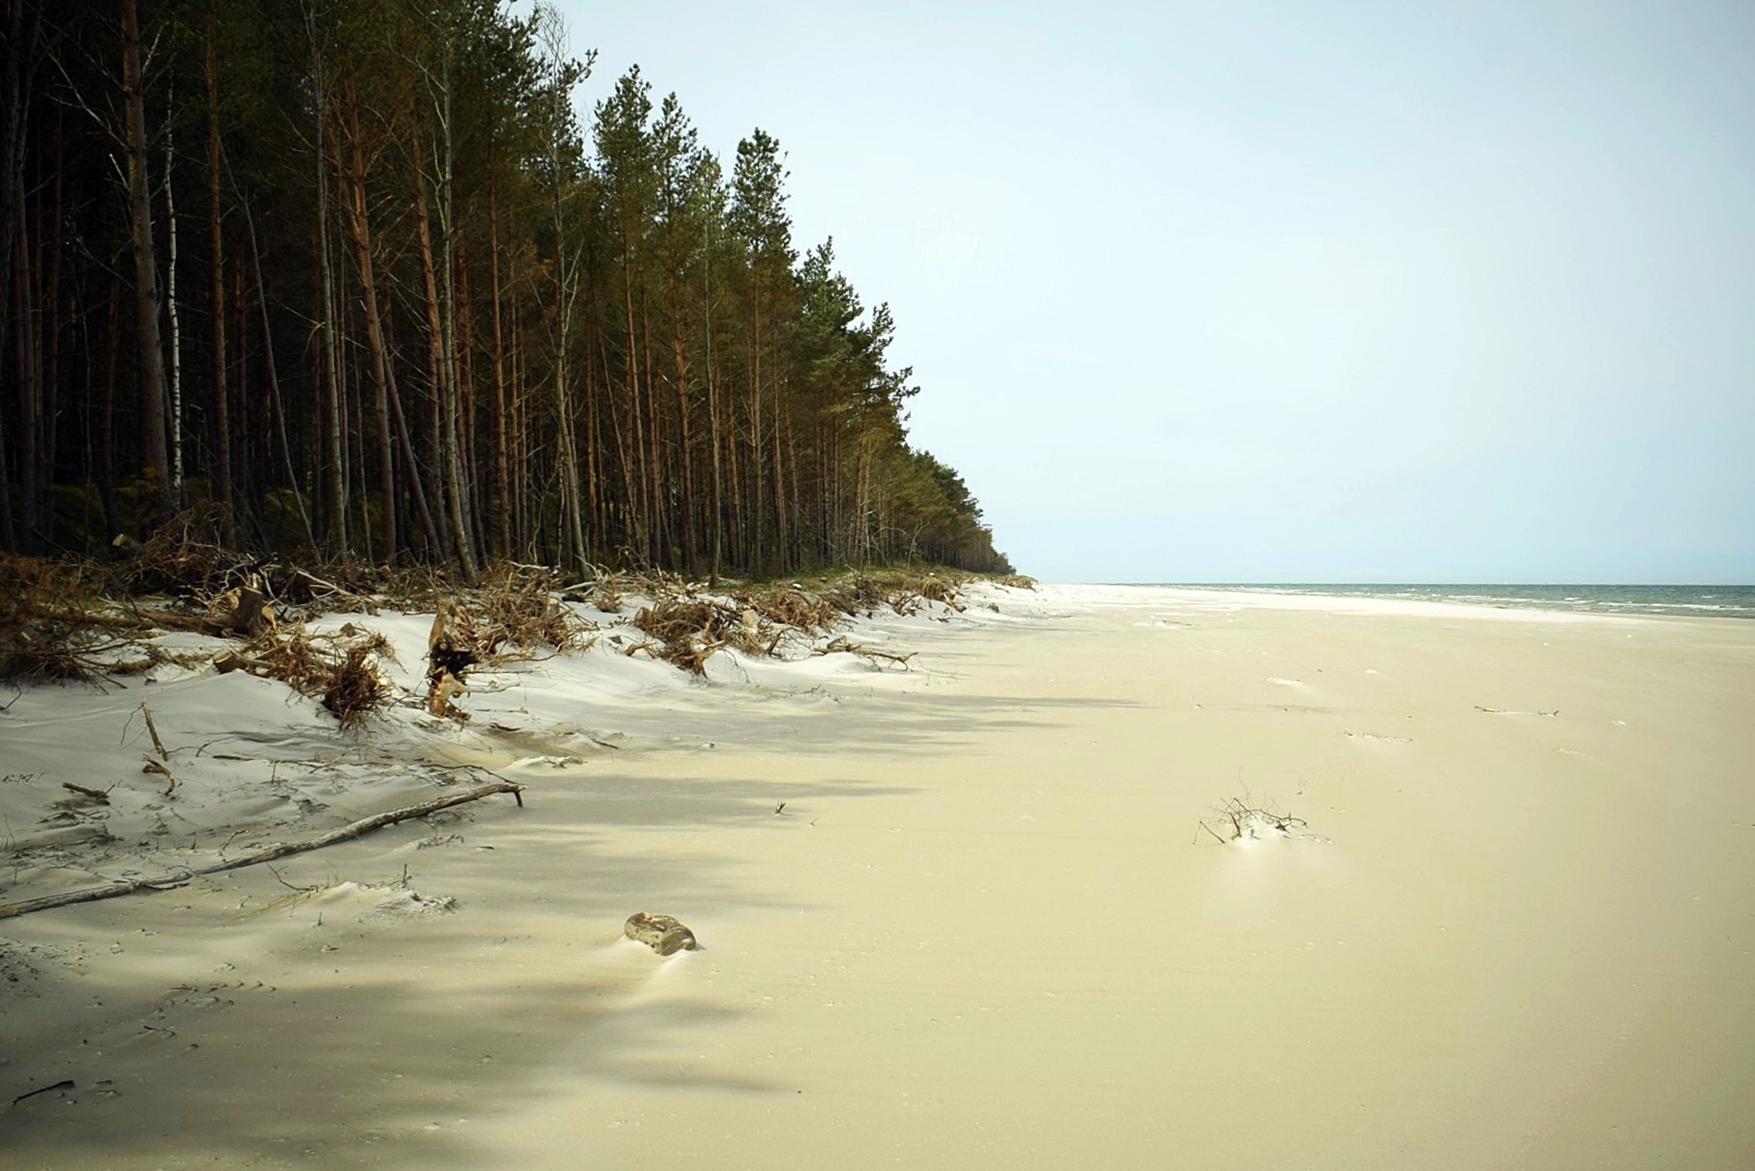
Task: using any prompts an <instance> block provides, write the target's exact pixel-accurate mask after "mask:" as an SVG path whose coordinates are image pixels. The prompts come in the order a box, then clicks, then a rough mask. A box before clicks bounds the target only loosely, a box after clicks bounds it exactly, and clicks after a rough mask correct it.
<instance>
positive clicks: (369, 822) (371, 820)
mask: <svg viewBox="0 0 1755 1171" xmlns="http://www.w3.org/2000/svg"><path fill="white" fill-rule="evenodd" d="M495 793H510V794H512V797H513V798H514V799H515V800H516V801H517V802H518V805H519V806H520V807H522V806H523V805H524V786H523V785H518V784H514V783H513V782H511V781H495V782H493V783H492V784H490V785H482V786H481V787H480V788H476V789H471V790H469V791H468V792H466V793H453V794H451V795H450V796H447V797H440V798H438V799H436V800H433V801H426V802H422V803H421V804H419V805H407V806H404V807H403V808H401V809H391V810H387V811H385V812H383V813H374V814H373V815H372V816H370V817H363V818H361V819H360V820H358V821H355V822H350V823H348V824H347V825H344V826H342V827H341V828H340V829H334V830H330V831H329V832H328V833H326V834H322V835H320V836H318V837H314V838H311V839H309V840H307V841H303V842H282V843H279V844H277V845H273V846H267V847H264V848H263V849H260V850H253V851H251V852H250V853H248V854H244V855H242V856H241V857H237V858H231V859H228V860H226V861H224V862H217V863H215V864H214V865H212V866H203V867H201V868H200V869H198V870H185V871H182V872H181V873H179V874H168V875H165V876H163V877H160V878H132V879H128V878H125V879H120V880H118V881H116V882H111V883H106V884H104V885H103V886H94V887H88V888H86V889H85V890H75V891H67V892H65V893H63V894H58V895H44V896H43V897H42V898H38V899H25V900H23V901H22V902H17V903H6V904H4V905H0V919H15V918H17V917H18V916H20V915H29V914H31V913H33V912H35V911H47V910H49V909H50V908H51V907H66V906H70V905H72V904H74V903H93V902H96V901H98V900H99V899H113V898H116V897H117V896H119V895H128V894H133V893H134V892H135V891H141V890H171V889H173V888H175V887H179V886H182V885H184V884H185V883H187V882H188V881H189V880H190V879H192V878H200V877H202V876H204V875H208V874H219V873H221V872H223V871H226V870H240V869H242V868H243V867H245V866H255V865H258V864H259V863H262V862H272V861H274V860H275V859H276V858H285V857H287V856H288V855H290V854H303V853H305V852H306V851H308V850H317V849H321V848H322V847H324V846H332V845H334V844H335V843H336V842H345V841H349V840H351V839H353V838H357V837H359V836H360V835H362V834H366V833H370V832H371V831H372V830H375V829H382V828H384V827H385V826H387V825H394V824H396V823H397V822H399V821H407V820H408V819H409V818H411V817H425V816H426V815H427V814H429V813H437V812H438V811H439V810H441V809H449V808H450V807H451V806H453V805H462V804H463V803H464V802H466V801H478V800H480V799H481V798H483V797H491V796H493V795H494V794H495ZM689 939H690V941H691V942H690V945H691V946H692V945H693V940H694V936H692V935H691V936H690V937H689ZM673 950H674V949H673Z"/></svg>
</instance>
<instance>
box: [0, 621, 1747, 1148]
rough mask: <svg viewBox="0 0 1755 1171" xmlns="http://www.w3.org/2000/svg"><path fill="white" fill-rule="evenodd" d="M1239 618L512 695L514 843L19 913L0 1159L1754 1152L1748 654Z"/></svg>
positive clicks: (1580, 634) (626, 672) (1709, 626)
mask: <svg viewBox="0 0 1755 1171" xmlns="http://www.w3.org/2000/svg"><path fill="white" fill-rule="evenodd" d="M1212 594H1218V595H1220V596H1217V597H1215V596H1211V595H1212ZM989 598H991V600H992V601H993V604H996V605H998V606H999V612H997V613H995V612H993V611H989V610H985V609H983V606H984V605H985V604H986V602H987V600H988V599H989ZM1263 598H1264V600H1263V602H1262V603H1261V604H1242V603H1241V602H1240V601H1239V595H1235V594H1228V593H1224V592H1222V591H1212V592H1201V591H1187V590H1177V589H1162V588H1151V589H1138V588H1132V589H1124V588H1121V587H1062V586H1045V587H1043V588H1042V589H1041V590H1040V591H1039V592H1037V593H1035V594H1025V593H1014V592H1010V591H1005V592H995V593H993V594H990V595H986V596H984V597H983V598H982V600H981V601H980V603H978V604H977V605H973V606H971V608H970V610H969V612H968V613H967V614H966V615H952V614H942V615H938V616H937V617H938V618H943V619H945V620H944V621H939V620H936V619H935V618H933V617H917V618H915V619H909V620H903V619H896V620H884V621H882V622H880V623H877V624H875V625H876V627H878V629H872V630H869V631H868V629H867V628H864V627H862V628H861V629H860V631H859V637H860V638H861V639H866V638H870V639H872V640H873V642H874V643H877V642H878V640H879V639H882V640H884V641H883V642H882V644H881V645H884V646H889V647H892V648H895V649H902V648H904V647H905V648H907V649H911V650H915V651H917V654H916V657H915V658H914V659H912V660H911V661H910V663H909V665H908V669H907V670H902V669H895V668H893V667H892V668H891V669H887V670H867V669H865V668H863V667H859V668H858V669H853V668H855V667H856V666H857V665H856V664H854V663H852V662H849V661H846V660H845V657H843V658H842V661H839V662H835V661H829V660H826V659H824V658H817V659H814V660H810V661H802V662H801V663H800V664H772V663H767V664H764V663H760V662H756V661H753V660H752V661H749V662H745V661H743V660H741V659H739V658H728V659H727V660H726V661H725V663H724V664H722V665H721V666H720V667H718V668H715V667H714V666H713V662H714V661H716V660H718V659H719V657H720V656H717V655H716V656H714V659H713V660H710V661H709V673H708V676H707V679H706V681H705V682H696V681H691V680H689V679H688V678H687V677H685V676H683V675H682V674H681V673H680V672H676V671H674V669H672V668H669V667H667V666H664V665H662V664H648V663H644V662H640V661H638V660H635V659H629V658H627V657H626V656H624V655H608V656H605V657H604V658H602V659H601V660H600V661H596V662H595V666H594V669H597V670H600V673H599V674H597V675H594V676H592V678H591V679H590V680H585V679H583V678H581V679H577V680H572V681H570V682H568V683H567V688H583V690H576V691H572V692H569V691H568V690H567V688H563V687H560V686H557V685H552V684H551V683H544V682H543V680H542V679H541V678H540V677H539V674H538V673H536V672H534V671H531V672H520V673H517V674H515V676H513V677H509V678H508V679H507V680H506V681H505V684H504V686H499V685H496V686H495V687H494V688H491V689H490V688H486V687H484V688H483V690H482V692H481V693H480V694H479V695H476V696H473V697H471V700H472V702H476V703H479V704H480V705H481V707H480V708H479V709H478V713H477V717H476V720H475V721H474V723H475V724H476V726H477V727H478V728H485V727H489V726H491V724H493V723H505V724H506V725H507V726H511V724H512V723H515V722H517V721H519V720H523V721H525V723H524V724H523V726H522V727H521V729H519V730H516V731H514V732H509V733H500V732H494V733H493V735H492V736H488V737H484V738H483V742H482V743H475V742H474V741H471V743H472V744H474V745H475V746H474V747H468V746H466V745H464V744H463V743H462V742H461V741H459V742H458V743H457V744H456V745H455V748H456V750H457V751H458V752H460V753H462V755H464V756H468V755H469V754H470V753H475V752H480V753H485V755H484V756H482V757H480V758H478V759H477V763H480V764H482V765H484V766H486V767H488V768H492V769H494V770H495V771H496V772H500V773H503V774H504V775H507V776H509V777H511V778H512V779H515V780H518V781H519V782H520V783H525V784H527V792H526V796H527V800H528V807H527V808H526V809H524V810H515V809H513V808H511V805H510V802H505V807H503V808H502V807H501V806H500V805H499V804H497V803H496V804H494V805H492V806H486V805H483V806H479V807H472V808H469V809H467V810H466V811H465V812H462V813H459V814H458V816H457V817H456V818H455V819H448V820H443V821H442V823H441V824H431V825H419V824H411V825H406V826H400V827H391V828H388V829H385V830H383V831H380V833H378V834H376V835H374V836H372V837H371V838H369V839H362V840H360V841H357V842H353V843H349V844H345V845H338V846H335V847H332V848H330V849H327V850H324V851H321V852H318V853H315V854H312V855H308V856H305V857H304V858H302V859H288V860H287V862H286V864H285V866H284V867H281V868H279V874H278V875H275V874H270V873H266V872H261V868H257V870H256V871H239V872H234V873H233V874H231V875H230V876H227V877H223V878H221V877H217V876H216V877H214V878H211V879H203V880H199V881H197V882H193V883H191V884H189V886H187V887H186V888H183V889H181V890H178V891H174V892H165V893H160V894H152V895H144V896H139V897H135V898H124V899H118V900H113V901H111V902H109V903H99V904H92V905H88V906H83V907H73V908H66V909H64V910H59V911H53V912H47V913H44V914H41V915H37V916H32V917H29V918H27V919H21V920H12V921H8V922H5V923H0V940H10V941H12V943H11V944H10V945H9V946H10V951H9V953H8V954H10V955H12V956H14V957H22V960H23V962H25V963H26V964H28V965H29V966H30V967H31V968H32V969H33V970H34V975H32V974H26V975H25V977H24V983H25V984H26V985H27V987H25V988H23V989H20V988H19V987H18V986H17V985H16V984H15V985H14V986H13V987H12V988H11V990H10V991H9V992H4V993H0V995H5V996H6V999H5V1000H0V1010H3V1011H4V1013H5V1020H6V1021H7V1032H8V1033H9V1034H10V1035H9V1036H8V1038H7V1044H6V1045H4V1046H0V1076H4V1078H5V1079H6V1083H5V1089H6V1091H7V1092H6V1093H5V1095H4V1099H5V1101H7V1102H11V1101H12V1098H13V1097H14V1095H17V1094H21V1093H24V1092H25V1091H27V1090H31V1089H34V1088H39V1087H44V1086H49V1085H53V1084H54V1083H56V1082H58V1081H60V1080H72V1081H74V1082H75V1083H76V1088H75V1089H72V1090H57V1091H52V1092H45V1093H42V1094H39V1095H37V1096H35V1097H31V1098H27V1099H24V1100H22V1101H18V1102H14V1103H13V1104H12V1105H10V1106H6V1105H4V1104H0V1114H3V1115H5V1117H4V1118H3V1119H0V1125H3V1126H5V1127H6V1129H7V1131H8V1144H9V1146H10V1149H11V1158H12V1159H14V1160H16V1162H17V1164H18V1165H20V1166H54V1167H69V1168H80V1167H99V1166H103V1167H118V1168H127V1169H133V1168H146V1167H155V1166H175V1165H193V1164H196V1163H198V1162H200V1161H201V1160H203V1159H205V1160H208V1161H213V1160H218V1161H220V1162H222V1163H227V1164H229V1165H241V1164H253V1165H258V1166H264V1167H279V1166H288V1167H290V1166H292V1165H294V1164H295V1163H305V1162H307V1161H308V1157H307V1152H310V1155H311V1156H312V1157H322V1158H324V1159H325V1160H326V1161H328V1162H330V1163H332V1164H334V1165H340V1166H365V1165H372V1166H387V1167H409V1168H414V1167H422V1168H426V1167H449V1166H455V1167H460V1168H461V1167H469V1166H482V1165H490V1164H494V1163H498V1164H502V1165H520V1166H531V1167H539V1168H546V1167H561V1166H575V1165H577V1164H578V1162H580V1161H581V1160H582V1159H588V1158H591V1157H597V1158H600V1159H604V1160H609V1161H612V1162H623V1161H631V1160H632V1159H635V1158H640V1157H646V1156H649V1153H650V1151H651V1149H652V1148H653V1146H654V1145H659V1146H667V1145H669V1146H674V1147H675V1148H676V1149H686V1150H688V1151H689V1152H690V1155H689V1157H690V1159H691V1161H692V1162H696V1163H699V1164H702V1165H705V1166H709V1167H721V1166H723V1167H741V1166H750V1165H757V1164H760V1165H769V1166H806V1165H822V1164H824V1163H833V1164H835V1165H840V1166H851V1167H867V1166H870V1167H875V1166H879V1165H893V1164H894V1162H895V1161H896V1160H898V1159H900V1160H902V1161H903V1162H905V1163H910V1164H912V1165H917V1166H933V1167H938V1166H943V1167H951V1166H968V1165H984V1164H987V1163H992V1162H995V1161H999V1160H1001V1159H1003V1160H1005V1161H1007V1162H1012V1163H1016V1164H1018V1165H1019V1166H1022V1167H1051V1166H1064V1165H1066V1164H1067V1163H1068V1162H1069V1161H1071V1160H1072V1159H1074V1158H1082V1159H1091V1158H1095V1159H1098V1160H1100V1161H1106V1162H1111V1163H1113V1164H1115V1165H1118V1166H1139V1165H1146V1164H1149V1163H1152V1162H1153V1161H1155V1160H1157V1159H1158V1158H1160V1157H1161V1155H1162V1152H1163V1151H1165V1150H1175V1151H1178V1152H1179V1156H1178V1157H1179V1158H1186V1159H1187V1160H1188V1161H1198V1160H1214V1161H1218V1162H1221V1163H1223V1164H1225V1165H1235V1164H1237V1163H1239V1162H1241V1163H1242V1164H1244V1165H1251V1166H1264V1167H1265V1166H1284V1165H1289V1164H1296V1165H1300V1166H1312V1167H1336V1168H1339V1167H1355V1166H1387V1165H1416V1164H1417V1165H1420V1166H1423V1167H1432V1168H1452V1167H1454V1168H1458V1169H1459V1171H1460V1169H1462V1168H1471V1169H1472V1168H1478V1167H1488V1166H1507V1167H1509V1166H1532V1165H1540V1166H1580V1167H1582V1166H1593V1167H1628V1168H1633V1167H1642V1166H1647V1165H1651V1164H1653V1163H1654V1162H1656V1161H1660V1160H1661V1159H1664V1158H1670V1159H1672V1160H1674V1159H1676V1158H1678V1157H1680V1158H1682V1159H1683V1160H1684V1161H1685V1162H1687V1163H1689V1164H1692V1165H1701V1166H1708V1165H1721V1166H1729V1165H1737V1164H1738V1163H1739V1162H1741V1161H1746V1159H1747V1157H1748V1156H1749V1155H1750V1154H1751V1153H1752V1152H1755V1129H1752V1128H1751V1127H1750V1126H1749V1124H1748V1123H1747V1122H1745V1121H1742V1112H1741V1109H1740V1103H1742V1102H1745V1101H1747V1100H1748V1099H1749V1096H1750V1095H1751V1093H1752V1092H1755V1072H1752V1071H1751V1069H1750V1067H1749V1063H1748V1062H1747V1060H1746V1056H1745V1055H1746V1053H1747V1052H1748V1050H1749V1047H1750V1045H1751V1044H1755V1011H1752V1010H1751V1009H1750V1008H1749V1007H1748V1005H1747V1003H1746V1001H1747V996H1746V990H1747V988H1748V987H1750V986H1755V960H1751V958H1750V949H1751V945H1752V944H1755V933H1752V932H1751V929H1750V927H1749V925H1748V919H1747V915H1746V909H1747V907H1748V906H1749V905H1750V903H1751V900H1755V876H1751V875H1750V874H1749V873H1748V868H1747V867H1746V866H1743V865H1742V864H1741V861H1742V859H1743V858H1745V857H1746V856H1747V848H1748V842H1749V837H1748V835H1749V834H1750V833H1751V832H1755V831H1752V830H1751V829H1750V828H1749V827H1750V826H1751V825H1755V794H1751V793H1750V792H1749V791H1748V787H1747V785H1746V784H1745V783H1744V781H1743V775H1744V773H1745V772H1746V763H1747V761H1748V760H1749V759H1751V758H1752V757H1755V732H1752V731H1751V729H1750V728H1749V727H1748V721H1747V719H1746V716H1744V715H1743V714H1742V712H1741V707H1742V704H1743V702H1744V699H1745V697H1746V696H1747V695H1748V694H1749V692H1750V687H1749V685H1750V683H1751V682H1752V681H1755V627H1751V626H1748V625H1746V624H1744V623H1742V622H1740V621H1728V620H1727V621H1712V620H1704V621H1702V620H1697V619H1654V618H1600V617H1598V616H1594V615H1566V614H1556V613H1554V612H1544V611H1499V610H1496V609H1493V608H1481V607H1462V606H1454V607H1450V608H1440V609H1438V610H1422V609H1419V608H1418V607H1415V608H1409V607H1408V606H1389V607H1376V608H1374V607H1370V606H1363V605H1349V606H1346V607H1329V608H1326V609H1324V608H1320V607H1317V606H1314V605H1307V604H1305V603H1304V602H1302V601H1297V600H1293V601H1290V602H1288V600H1287V598H1286V596H1284V595H1263ZM1463 618H1469V619H1482V618H1491V619H1495V620H1493V621H1479V620H1476V621H1461V620H1460V619H1463ZM408 621H409V624H410V626H411V628H416V629H417V632H418V626H419V623H418V621H417V620H415V619H409V620H408ZM600 653H601V651H599V650H594V651H592V652H591V653H590V655H587V656H585V658H586V660H588V661H590V660H591V656H593V655H598V654H600ZM734 666H735V668H736V670H733V669H732V668H733V667H734ZM657 667H663V671H662V672H660V671H657V670H655V668H657ZM542 669H543V670H546V671H550V672H557V671H561V670H562V669H563V665H556V664H548V665H546V666H544V667H543V668H542ZM664 672H668V674H665V673H664ZM586 683H589V684H590V686H589V687H585V684H586ZM154 690H156V688H155V689H154ZM155 710H156V709H155ZM167 710H170V709H169V707H167ZM7 718H8V717H7V716H0V721H4V720H5V719H7ZM264 718H266V717H264ZM166 724H169V725H170V726H171V727H172V728H177V727H178V725H176V724H174V723H173V722H172V721H170V720H168V719H167V720H165V721H162V722H161V731H164V730H165V727H164V725H166ZM6 728H7V725H6V724H4V723H0V730H3V729H6ZM569 729H571V730H569ZM617 732H621V733H623V735H622V737H621V738H620V739H616V738H614V737H615V735H616V733H617ZM266 734H267V733H266V732H264V735H266ZM472 734H473V733H472ZM166 735H167V738H175V737H181V736H183V735H184V732H183V731H181V730H178V731H166ZM591 737H596V738H597V739H598V740H601V741H604V742H606V743H610V744H615V745H617V747H614V748H605V747H602V746H601V745H599V744H595V743H593V741H592V739H591ZM181 742H182V741H181V740H180V739H179V740H177V743H181ZM172 746H173V749H175V747H176V744H173V745H172ZM355 751H356V752H357V751H358V750H357V749H356V750H355ZM342 757H343V758H345V757H346V754H345V753H343V754H342ZM343 758H338V759H337V760H336V761H334V762H333V763H334V772H333V774H332V775H330V776H327V777H325V776H322V775H319V774H313V775H314V776H316V777H317V781H318V784H319V785H328V784H331V783H332V782H333V783H339V784H342V785H343V788H346V786H348V785H351V784H355V783H357V782H358V780H359V779H360V778H361V777H369V776H371V775H372V770H374V769H378V770H380V771H381V770H382V769H383V767H384V765H383V763H382V762H379V763H374V762H373V761H372V760H366V759H364V758H363V757H357V756H356V757H353V758H345V759H343ZM134 759H136V760H137V759H138V757H137V756H136V757H135V758H134ZM135 767H138V765H137V764H136V766H135ZM380 783H381V782H380ZM1244 795H1247V796H1248V797H1250V798H1251V799H1252V800H1254V801H1256V802H1257V803H1260V804H1263V805H1266V804H1270V803H1271V804H1272V805H1274V806H1276V807H1279V808H1281V809H1283V810H1284V811H1285V812H1286V813H1287V814H1289V815H1290V816H1291V817H1293V818H1296V819H1298V821H1299V822H1301V823H1302V824H1301V825H1293V826H1291V832H1289V833H1287V834H1284V835H1282V834H1280V833H1277V832H1275V831H1273V830H1271V829H1270V828H1262V829H1259V830H1258V833H1257V835H1256V836H1255V837H1253V838H1250V839H1249V840H1246V841H1237V842H1229V843H1220V842H1219V841H1217V840H1215V839H1214V838H1213V837H1211V836H1207V835H1203V834H1202V833H1201V831H1200V828H1199V826H1200V823H1201V822H1202V821H1203V819H1207V820H1210V819H1212V818H1213V817H1214V809H1215V807H1216V806H1220V805H1222V804H1223V803H1224V802H1225V801H1226V800H1227V799H1228V798H1231V797H1233V796H1244ZM318 796H319V797H320V798H321V799H323V800H325V801H328V802H335V803H339V802H341V801H342V800H344V799H345V798H346V794H345V793H343V792H335V793H319V794H318ZM295 888H314V889H309V890H306V889H295ZM638 910H645V911H650V912H654V913H662V914H675V915H677V916H678V917H679V918H681V919H682V920H683V921H684V922H685V923H687V924H688V925H689V927H690V928H691V929H693V930H694V932H695V933H696V935H697V936H698V937H699V939H700V941H701V943H702V945H703V950H701V951H699V952H680V953H677V954H676V955H673V956H670V957H667V958H662V959H661V958H659V957H657V956H655V955H653V953H652V952H651V951H649V950H647V949H645V948H642V947H640V946H639V945H637V944H634V943H632V942H631V941H628V940H626V939H624V938H622V937H621V934H620V931H621V921H622V919H624V918H626V916H627V915H629V914H630V913H632V912H634V911H638ZM20 949H22V950H20ZM32 949H37V950H32ZM96 1002H101V1004H97V1003H96ZM21 1022H28V1025H26V1024H23V1023H21ZM105 1095H110V1096H105Z"/></svg>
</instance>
